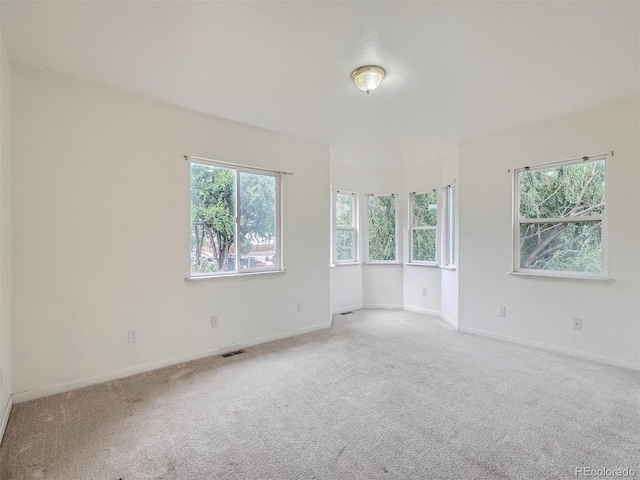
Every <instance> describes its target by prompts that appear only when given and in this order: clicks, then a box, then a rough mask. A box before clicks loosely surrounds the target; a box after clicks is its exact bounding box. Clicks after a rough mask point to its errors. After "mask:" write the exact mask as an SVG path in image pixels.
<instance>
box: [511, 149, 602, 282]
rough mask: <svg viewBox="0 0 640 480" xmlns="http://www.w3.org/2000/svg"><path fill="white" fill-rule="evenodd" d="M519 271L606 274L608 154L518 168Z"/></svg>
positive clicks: (517, 248)
mask: <svg viewBox="0 0 640 480" xmlns="http://www.w3.org/2000/svg"><path fill="white" fill-rule="evenodd" d="M515 189H516V208H515V221H514V225H515V238H516V240H517V244H516V248H515V255H514V257H515V271H521V272H530V273H539V274H540V273H550V274H556V275H576V276H604V275H606V262H605V260H606V255H605V253H606V251H605V244H606V242H605V238H606V228H605V226H606V217H605V159H604V157H591V158H588V157H585V158H584V159H580V160H574V161H569V162H563V163H558V164H553V165H550V166H544V167H530V168H529V167H525V168H522V169H518V170H516V171H515Z"/></svg>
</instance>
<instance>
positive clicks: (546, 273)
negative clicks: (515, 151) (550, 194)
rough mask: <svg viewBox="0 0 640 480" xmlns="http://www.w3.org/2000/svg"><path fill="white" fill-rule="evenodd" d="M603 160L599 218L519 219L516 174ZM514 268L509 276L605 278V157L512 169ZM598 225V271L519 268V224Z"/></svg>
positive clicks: (606, 226) (606, 207)
mask: <svg viewBox="0 0 640 480" xmlns="http://www.w3.org/2000/svg"><path fill="white" fill-rule="evenodd" d="M599 160H602V161H604V162H605V163H604V175H605V190H604V212H603V214H602V215H594V216H589V217H557V218H523V219H521V218H520V182H519V175H520V173H522V172H525V171H531V170H545V169H552V168H557V167H562V166H567V165H576V164H580V163H585V162H595V161H599ZM512 183H513V202H512V203H513V245H512V246H513V268H512V273H514V274H516V275H517V274H522V275H533V276H540V277H563V278H585V279H607V274H608V222H607V211H608V205H609V202H608V188H607V184H608V169H607V155H606V154H604V155H595V156H590V157H581V158H573V159H569V160H562V161H559V162H549V163H544V164H539V165H535V166H531V167H521V168H516V169H514V170H513V177H512ZM593 221H599V222H600V230H601V240H602V243H601V245H602V247H601V248H602V264H601V271H600V272H576V271H571V270H539V269H533V268H522V267H520V260H521V259H520V225H521V224H523V223H525V224H530V223H582V222H593Z"/></svg>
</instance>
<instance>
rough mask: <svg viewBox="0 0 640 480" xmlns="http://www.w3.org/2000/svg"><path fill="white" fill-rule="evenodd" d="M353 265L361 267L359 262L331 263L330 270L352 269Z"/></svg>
mask: <svg viewBox="0 0 640 480" xmlns="http://www.w3.org/2000/svg"><path fill="white" fill-rule="evenodd" d="M354 265H361V263H360V262H340V263H332V264H331V268H334V267H353V266H354Z"/></svg>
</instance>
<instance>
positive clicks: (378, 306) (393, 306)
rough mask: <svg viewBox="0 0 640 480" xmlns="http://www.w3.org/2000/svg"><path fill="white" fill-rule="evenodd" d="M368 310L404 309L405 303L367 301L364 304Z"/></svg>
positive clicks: (363, 306)
mask: <svg viewBox="0 0 640 480" xmlns="http://www.w3.org/2000/svg"><path fill="white" fill-rule="evenodd" d="M362 308H363V309H366V310H404V305H396V304H391V303H390V304H382V303H367V304H363V305H362Z"/></svg>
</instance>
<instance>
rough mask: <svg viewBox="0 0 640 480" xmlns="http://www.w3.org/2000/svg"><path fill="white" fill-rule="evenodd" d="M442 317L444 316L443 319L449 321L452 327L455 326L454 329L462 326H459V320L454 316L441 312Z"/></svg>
mask: <svg viewBox="0 0 640 480" xmlns="http://www.w3.org/2000/svg"><path fill="white" fill-rule="evenodd" d="M440 317H442V319H443V320H444V321H445V322H447V323H448V324H449V325H451V327H453V329H454V330H456V331H457V330H459V329H460V327H459V326H458V321H457V320H454V319H453V318H451V317H449V316H447V315H445V314H444V313H440Z"/></svg>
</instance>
